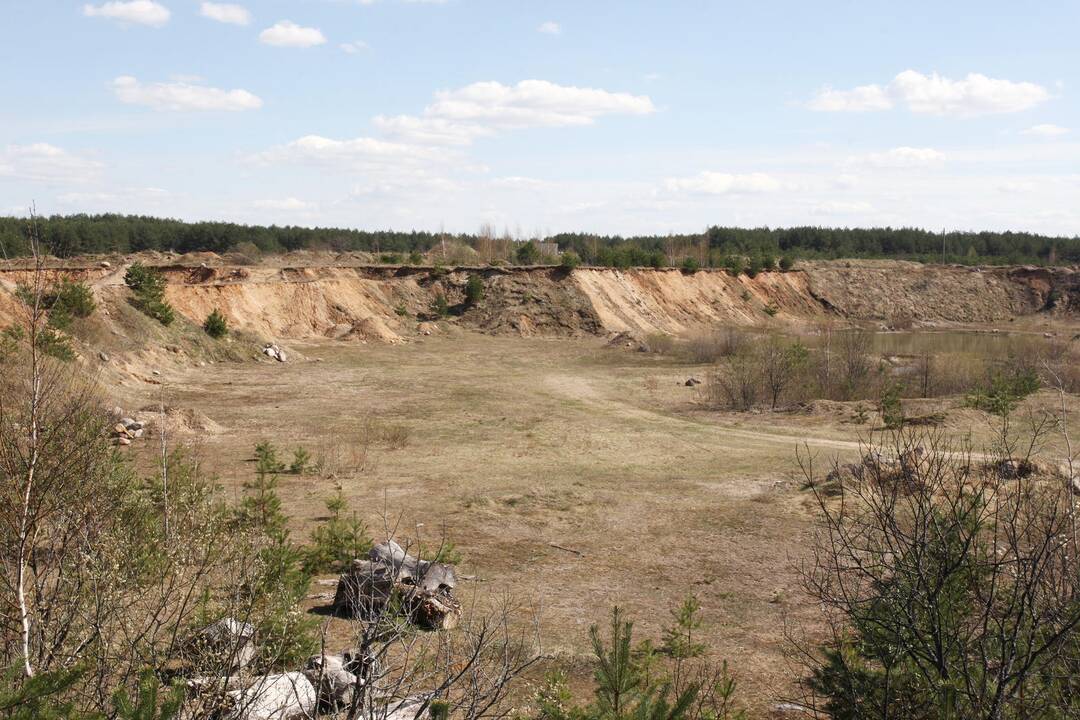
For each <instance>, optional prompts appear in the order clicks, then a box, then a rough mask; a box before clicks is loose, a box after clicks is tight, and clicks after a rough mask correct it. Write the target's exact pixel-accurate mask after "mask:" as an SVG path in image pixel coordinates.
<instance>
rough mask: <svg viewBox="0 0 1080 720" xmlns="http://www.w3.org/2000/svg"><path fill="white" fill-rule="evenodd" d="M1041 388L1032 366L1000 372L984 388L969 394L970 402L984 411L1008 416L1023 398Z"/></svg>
mask: <svg viewBox="0 0 1080 720" xmlns="http://www.w3.org/2000/svg"><path fill="white" fill-rule="evenodd" d="M1038 389H1039V376H1038V374H1037V373H1036V372H1035V371H1034V370H1033V369H1030V368H1017V369H1015V370H1013V371H1012V372H998V373H995V374H994V375H993V376H992V377H991V378H990V382H989V383H988V384H987V385H986V386H985V387H983V388H981V389H979V390H976V391H975V392H974V393H972V394H971V395H969V396H968V404H969V405H971V406H972V407H974V408H978V409H979V410H982V411H984V412H988V413H992V414H994V415H1001V416H1003V417H1004V416H1006V415H1008V414H1009V413H1011V412H1012V411H1013V410H1015V409H1016V406H1017V405H1018V404H1019V403H1020V401H1021V400H1023V399H1024V398H1026V397H1027V396H1028V395H1030V394H1032V393H1033V392H1035V391H1036V390H1038Z"/></svg>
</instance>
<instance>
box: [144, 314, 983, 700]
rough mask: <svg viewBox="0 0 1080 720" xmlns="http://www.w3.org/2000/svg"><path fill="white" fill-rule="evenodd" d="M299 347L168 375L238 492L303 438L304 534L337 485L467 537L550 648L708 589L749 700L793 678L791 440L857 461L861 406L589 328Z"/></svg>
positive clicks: (434, 538)
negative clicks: (779, 406)
mask: <svg viewBox="0 0 1080 720" xmlns="http://www.w3.org/2000/svg"><path fill="white" fill-rule="evenodd" d="M297 349H299V350H300V351H301V355H302V357H303V358H305V359H304V360H301V361H297V362H289V363H285V364H276V363H253V362H250V361H248V362H242V363H234V362H224V363H217V364H215V365H212V366H207V367H202V368H192V369H183V368H177V369H170V370H168V371H167V372H166V373H165V374H164V375H163V376H162V378H161V380H163V381H164V388H165V395H166V399H167V402H168V403H169V404H170V405H174V406H179V407H185V408H192V409H194V410H196V411H198V412H199V413H202V414H204V415H205V416H208V417H209V418H210V419H211V420H213V421H214V422H215V423H217V424H219V425H220V426H221V429H220V431H216V432H207V433H203V434H201V435H194V436H190V437H189V438H188V439H189V440H194V441H196V442H197V444H198V446H199V453H200V455H201V457H202V459H203V463H204V467H207V468H209V469H210V470H211V471H213V472H215V473H217V474H218V475H219V476H220V478H221V482H222V484H223V486H224V487H225V488H226V492H228V493H235V494H237V495H239V493H241V492H242V489H241V483H242V482H243V480H245V479H247V478H249V477H250V476H251V473H252V471H253V465H252V463H251V457H252V448H253V446H254V444H255V443H256V442H259V441H261V440H270V441H272V442H274V443H275V444H276V445H278V447H280V448H282V449H283V450H286V451H288V450H291V449H292V448H295V447H296V446H299V445H302V446H304V447H305V448H307V449H308V450H309V451H311V452H312V454H313V455H314V456H315V457H316V458H317V459H321V460H323V461H324V463H325V464H326V466H327V468H326V471H325V472H324V473H323V475H307V476H292V475H285V476H283V477H282V480H281V488H280V491H281V495H282V498H283V505H284V508H285V509H286V510H287V512H288V513H290V514H291V516H292V526H293V531H294V534H295V536H296V537H297V538H298V539H305V538H306V537H307V534H308V532H310V528H311V526H312V524H313V523H315V522H317V521H318V519H320V518H322V517H324V516H325V514H326V512H325V507H324V501H325V500H326V498H328V497H330V496H331V495H332V494H333V493H334V492H335V490H336V489H337V488H338V487H340V488H341V489H342V491H343V492H344V494H345V496H346V498H347V499H348V500H349V502H350V506H351V508H352V509H353V510H356V511H357V512H358V513H359V515H360V516H361V517H362V518H363V519H364V520H365V521H366V522H367V523H368V524H369V526H370V527H371V529H372V531H373V534H374V535H375V536H376V537H380V536H383V535H384V534H385V531H384V528H385V527H386V525H387V523H389V524H393V525H396V526H397V528H398V530H397V534H398V536H399V537H405V538H411V539H414V540H415V539H416V538H417V537H419V539H420V540H421V541H422V542H424V543H426V544H429V545H434V544H438V542H439V541H440V538H441V537H443V536H444V535H445V537H448V538H449V539H451V540H452V541H453V542H454V543H455V544H456V545H457V547H458V548H459V549H460V550H461V551H462V552H463V553H464V555H465V561H464V564H463V565H464V567H463V572H464V574H468V575H476V576H478V577H479V578H481V579H482V582H470V583H466V586H467V587H466V588H465V590H464V592H465V593H466V594H470V593H474V592H475V593H479V594H489V595H496V594H501V593H509V594H510V595H512V596H513V597H514V598H516V600H517V601H518V603H519V606H520V610H521V614H522V618H523V620H524V619H527V617H528V616H529V614H530V613H532V612H536V611H539V612H540V616H541V622H542V629H543V635H544V640H545V645H546V650H547V651H549V652H556V653H561V654H564V655H565V656H569V657H571V658H573V657H579V656H582V655H584V654H585V653H587V651H588V639H587V635H586V631H587V628H588V626H589V625H590V624H592V623H595V622H602V621H603V620H604V618H605V616H606V615H607V613H608V612H609V610H610V608H611V606H612V605H614V604H616V603H618V604H619V605H621V606H624V607H625V608H627V609H628V610H629V611H630V613H631V614H632V615H633V616H634V617H635V618H636V620H637V628H639V632H640V634H641V637H647V636H651V637H654V638H655V637H658V633H659V630H660V628H661V627H662V626H663V625H665V624H666V623H667V621H668V619H669V614H668V610H669V609H670V608H671V607H673V606H674V605H675V604H676V603H678V602H679V601H680V600H681V598H682V597H684V596H685V595H686V594H687V593H691V592H692V593H695V594H696V595H697V596H698V598H699V599H700V601H701V603H702V614H703V618H704V620H705V622H706V628H705V632H704V636H705V637H704V639H705V640H706V641H707V642H708V643H709V645H710V648H711V652H712V654H713V656H714V657H715V658H716V659H718V660H719V659H727V660H728V661H729V662H730V663H731V664H732V666H733V667H734V668H736V669H737V672H738V675H739V678H740V680H741V683H742V686H741V695H742V697H743V699H744V700H745V701H746V702H747V703H748V704H749V705H750V706H751V708H752V709H754V711H755V712H754V714H755V716H758V715H762V714H763V713H764V712H766V710H767V709H768V708H769V707H771V706H772V705H773V704H775V702H776V698H777V696H778V695H780V694H783V693H784V692H785V691H786V690H789V689H790V680H791V677H792V674H791V673H792V670H791V669H790V668H789V667H788V666H787V664H786V663H785V662H784V648H785V642H784V627H785V624H789V625H792V624H793V625H801V626H804V627H812V626H813V622H814V617H815V613H814V609H813V607H811V606H810V605H809V604H808V603H807V602H806V601H805V599H804V598H803V596H802V595H801V592H800V589H799V587H800V585H799V579H798V571H797V566H798V563H799V561H800V559H801V558H802V557H804V554H805V552H806V550H807V547H808V542H809V540H810V534H811V529H812V521H813V514H812V501H811V498H810V497H809V496H808V493H806V492H804V491H801V490H800V489H799V488H800V484H801V478H800V476H799V474H798V468H797V465H796V462H795V452H796V448H797V447H798V446H803V447H804V449H808V450H810V451H811V452H813V453H814V454H815V455H816V456H817V458H818V462H819V463H820V464H825V463H827V461H828V460H829V459H831V458H833V457H836V456H838V455H839V456H855V455H856V454H857V453H858V452H859V449H860V443H859V434H860V432H863V433H865V426H858V425H853V424H851V422H850V419H849V415H850V412H848V411H845V410H844V409H843V408H842V407H841V408H832V409H831V410H830V409H828V408H826V409H824V410H819V411H817V412H815V413H813V414H805V413H787V414H769V413H765V414H759V415H733V414H720V413H715V412H712V411H708V410H706V409H705V408H703V406H702V405H701V404H700V398H699V395H698V391H697V390H696V389H694V388H688V387H685V386H684V385H683V383H684V381H685V380H686V379H687V378H688V377H690V376H697V377H702V376H703V374H702V373H703V370H704V369H703V368H695V367H692V366H686V365H679V364H676V363H674V362H673V361H671V360H668V359H664V358H660V357H657V356H654V355H648V354H644V353H635V352H629V351H625V350H614V349H608V348H604V347H603V343H602V341H600V340H598V339H595V338H593V339H580V340H572V339H528V338H513V337H505V336H487V335H480V334H476V333H471V332H461V331H456V332H452V333H451V334H450V335H448V336H441V337H440V336H433V337H430V338H426V339H424V340H422V341H418V342H414V343H409V344H406V345H381V344H371V345H357V344H346V343H331V342H322V343H311V344H307V345H298V346H297ZM834 405H835V404H834ZM972 412H973V411H968V410H960V409H957V410H954V411H950V421H949V422H950V426H951V427H952V429H953V430H955V432H956V433H957V434H963V433H966V432H968V431H969V430H972V429H974V432H975V434H976V438H978V437H985V436H986V435H987V433H988V431H989V429H990V428H989V426H988V425H987V424H986V423H985V422H983V421H981V420H978V419H977V418H975V417H974V416H973V415H972V414H971V413H972ZM387 428H399V430H398V433H399V435H401V434H404V435H407V439H406V441H405V443H404V446H403V447H402V446H400V445H401V443H400V442H399V443H398V446H397V447H391V446H390V444H389V443H388V442H387V441H386V440H385V439H382V438H381V437H380V436H381V435H382V434H383V431H384V430H385V429H387ZM141 452H148V450H146V449H143V450H142V451H141ZM283 454H286V455H288V453H283ZM555 546H561V548H564V549H560V547H555ZM567 549H569V550H573V551H576V552H577V553H580V554H575V553H574V552H568V551H567ZM332 589H333V588H332V587H322V586H318V585H316V586H313V592H332ZM313 604H317V602H316V601H313ZM335 622H337V621H335ZM332 630H333V629H332ZM337 630H338V631H339V632H340V633H341V634H340V635H339V636H337V640H336V641H338V642H339V644H340V645H341V646H342V647H344V646H345V645H346V644H347V636H345V635H344V629H343V628H338V629H337Z"/></svg>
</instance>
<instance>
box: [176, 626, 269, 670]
mask: <svg viewBox="0 0 1080 720" xmlns="http://www.w3.org/2000/svg"><path fill="white" fill-rule="evenodd" d="M186 652H187V653H190V654H192V655H193V657H192V660H194V662H195V664H196V665H197V666H199V667H206V668H210V669H214V670H217V671H234V670H239V669H242V668H245V667H247V666H248V664H250V663H251V661H252V660H254V659H255V653H256V647H255V626H254V625H252V624H251V623H246V622H240V621H239V620H236V619H234V618H231V617H225V618H221V619H220V620H218V621H217V622H214V623H211V624H210V625H207V626H206V627H204V628H203V629H202V630H199V631H198V632H197V633H195V635H194V637H192V639H191V641H190V642H189V643H188V647H187V648H186Z"/></svg>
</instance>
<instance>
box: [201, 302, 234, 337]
mask: <svg viewBox="0 0 1080 720" xmlns="http://www.w3.org/2000/svg"><path fill="white" fill-rule="evenodd" d="M203 330H205V331H206V334H207V335H209V336H210V337H212V338H216V339H220V338H223V337H225V336H226V335H228V334H229V323H228V322H227V321H226V320H225V316H224V315H222V314H221V313H220V312H218V311H217V310H216V309H215V310H214V311H212V312H211V313H210V314H209V315H207V316H206V320H204V321H203Z"/></svg>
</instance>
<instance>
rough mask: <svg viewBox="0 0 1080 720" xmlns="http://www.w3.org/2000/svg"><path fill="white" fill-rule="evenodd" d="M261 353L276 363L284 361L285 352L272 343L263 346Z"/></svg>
mask: <svg viewBox="0 0 1080 720" xmlns="http://www.w3.org/2000/svg"><path fill="white" fill-rule="evenodd" d="M262 351H263V355H265V356H267V357H268V358H273V359H274V360H277V361H278V362H285V361H286V357H285V351H284V350H282V349H281V348H280V347H278V346H277V345H274V344H273V343H267V344H266V345H265V346H263V349H262Z"/></svg>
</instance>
